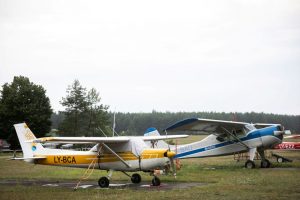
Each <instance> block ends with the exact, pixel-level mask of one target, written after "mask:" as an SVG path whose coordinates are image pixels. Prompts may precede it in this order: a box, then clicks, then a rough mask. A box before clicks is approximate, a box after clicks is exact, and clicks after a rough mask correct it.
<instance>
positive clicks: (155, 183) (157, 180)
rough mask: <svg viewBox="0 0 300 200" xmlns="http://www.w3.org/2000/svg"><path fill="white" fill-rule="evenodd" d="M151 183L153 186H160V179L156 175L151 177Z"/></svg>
mask: <svg viewBox="0 0 300 200" xmlns="http://www.w3.org/2000/svg"><path fill="white" fill-rule="evenodd" d="M152 185H153V186H160V179H159V178H158V177H156V176H154V177H153V179H152Z"/></svg>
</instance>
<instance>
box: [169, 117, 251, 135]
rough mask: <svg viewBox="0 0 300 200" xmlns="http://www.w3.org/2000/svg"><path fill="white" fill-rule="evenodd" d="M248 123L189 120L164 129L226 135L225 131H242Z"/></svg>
mask: <svg viewBox="0 0 300 200" xmlns="http://www.w3.org/2000/svg"><path fill="white" fill-rule="evenodd" d="M248 124H249V123H245V122H233V121H223V120H213V119H200V118H189V119H185V120H182V121H179V122H177V123H175V124H173V125H172V126H170V127H168V128H166V129H165V130H166V131H191V132H206V133H213V134H218V133H220V134H222V133H226V131H225V130H224V129H226V130H228V131H232V130H236V131H238V130H243V128H244V127H245V126H246V125H248Z"/></svg>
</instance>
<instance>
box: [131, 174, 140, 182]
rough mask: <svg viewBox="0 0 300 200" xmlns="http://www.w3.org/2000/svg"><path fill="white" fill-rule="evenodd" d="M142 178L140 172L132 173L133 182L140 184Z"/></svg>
mask: <svg viewBox="0 0 300 200" xmlns="http://www.w3.org/2000/svg"><path fill="white" fill-rule="evenodd" d="M141 180H142V178H141V175H139V174H132V176H131V182H132V183H135V184H138V183H140V182H141Z"/></svg>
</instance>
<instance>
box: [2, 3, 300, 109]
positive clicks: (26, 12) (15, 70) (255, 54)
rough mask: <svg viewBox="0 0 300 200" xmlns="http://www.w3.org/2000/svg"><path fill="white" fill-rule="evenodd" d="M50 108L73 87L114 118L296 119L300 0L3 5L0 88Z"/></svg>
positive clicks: (299, 103) (299, 80) (299, 82)
mask: <svg viewBox="0 0 300 200" xmlns="http://www.w3.org/2000/svg"><path fill="white" fill-rule="evenodd" d="M19 75H23V76H27V77H29V78H30V80H31V81H32V82H34V83H36V84H40V85H42V86H43V87H44V88H45V89H46V90H47V95H48V96H49V98H50V100H51V105H52V108H53V109H54V110H55V111H57V110H62V109H63V107H62V106H61V105H60V104H59V101H60V100H61V98H62V97H64V96H66V88H67V87H68V85H70V84H72V82H73V81H74V79H78V80H79V81H80V82H81V84H82V85H83V86H85V87H87V88H88V89H90V88H92V87H94V88H96V90H98V91H99V92H100V96H101V97H102V103H104V104H107V105H110V109H111V110H112V111H114V110H116V111H122V112H151V111H152V110H156V111H172V112H176V111H217V112H222V111H225V112H251V111H255V112H266V113H278V114H297V115H299V114H300V89H299V86H300V1H298V0H295V1H289V0H282V1H276V0H270V1H263V0H249V1H245V0H235V1H224V0H218V1H214V0H210V1H199V0H198V1H187V0H185V1H175V0H171V1H164V0H158V1H155V0H151V1H142V0H137V1H128V0H126V1H124V0H120V1H113V0H109V1H101V0H95V1H76V0H70V1H62V0H58V1H53V0H52V1H44V0H36V1H32V0H27V1H24V0H0V84H1V85H3V84H4V83H6V82H11V81H12V80H13V77H14V76H19Z"/></svg>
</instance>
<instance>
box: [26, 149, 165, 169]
mask: <svg viewBox="0 0 300 200" xmlns="http://www.w3.org/2000/svg"><path fill="white" fill-rule="evenodd" d="M166 151H167V149H145V150H144V151H143V152H142V154H141V155H140V156H136V155H134V154H133V153H132V152H131V151H127V152H118V156H120V157H121V158H122V159H123V160H124V161H125V162H126V163H127V164H128V166H126V165H125V164H124V163H123V162H121V161H120V160H119V158H117V157H116V156H115V155H113V154H111V153H102V154H100V155H98V153H97V152H92V151H72V150H59V149H54V150H53V149H46V151H45V152H47V153H46V154H39V155H35V156H36V157H45V158H44V159H35V160H33V159H28V160H27V161H28V162H34V163H35V164H41V165H55V166H63V167H77V168H88V167H89V165H90V164H91V163H92V162H93V161H94V162H95V168H97V169H100V170H115V171H149V170H150V169H156V168H162V167H163V166H165V165H166V164H167V162H168V161H169V159H168V158H167V157H166V156H165V155H164V153H165V152H166Z"/></svg>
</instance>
